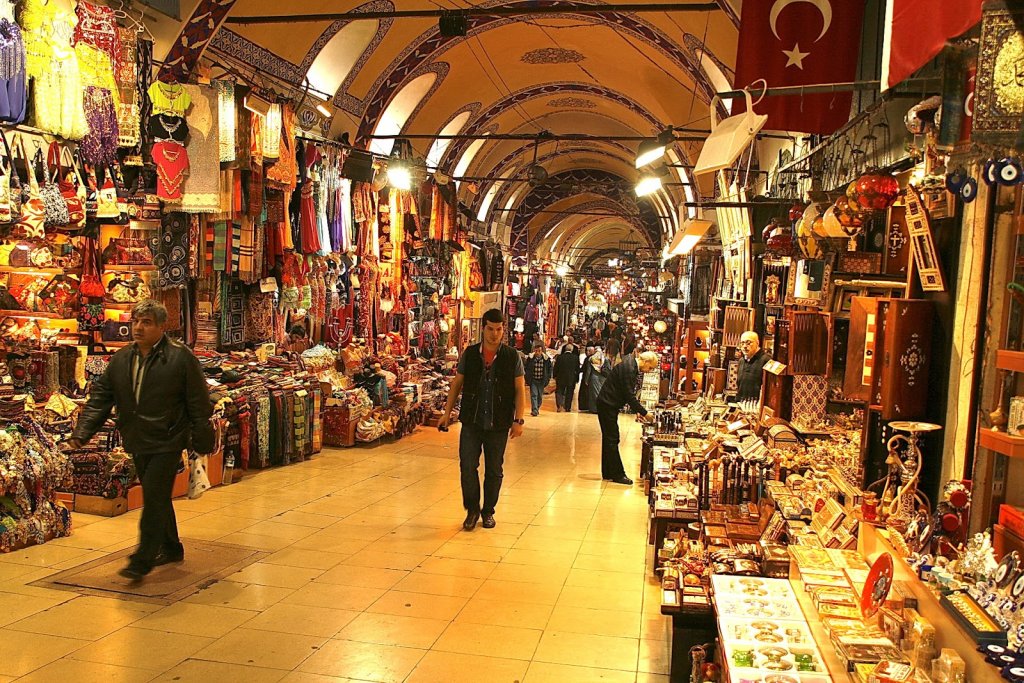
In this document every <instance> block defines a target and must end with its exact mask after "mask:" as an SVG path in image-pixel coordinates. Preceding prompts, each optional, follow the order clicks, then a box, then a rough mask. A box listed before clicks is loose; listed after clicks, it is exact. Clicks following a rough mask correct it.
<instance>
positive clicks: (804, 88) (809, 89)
mask: <svg viewBox="0 0 1024 683" xmlns="http://www.w3.org/2000/svg"><path fill="white" fill-rule="evenodd" d="M881 84H882V82H881V81H844V82H842V83H814V84H812V85H780V86H777V87H774V88H768V89H767V90H766V89H765V88H763V87H758V88H754V87H751V88H750V95H751V97H759V96H761V95H762V94H763V95H765V96H767V97H773V96H777V95H814V94H817V93H826V92H850V91H853V90H874V89H875V88H879V87H881ZM900 85H903V86H922V87H929V86H933V87H934V86H938V85H941V81H940V79H938V78H908V79H907V80H905V81H903V82H901V83H900ZM715 94H716V95H718V96H719V97H721V98H722V99H723V100H725V99H736V98H740V97H745V96H746V95H745V93H744V91H743V90H726V91H724V92H719V93H715Z"/></svg>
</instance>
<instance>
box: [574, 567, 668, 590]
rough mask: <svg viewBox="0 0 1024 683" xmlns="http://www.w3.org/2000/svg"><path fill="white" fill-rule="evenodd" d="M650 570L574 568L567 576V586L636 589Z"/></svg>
mask: <svg viewBox="0 0 1024 683" xmlns="http://www.w3.org/2000/svg"><path fill="white" fill-rule="evenodd" d="M648 576H649V574H648V572H645V571H643V570H642V569H641V570H637V571H632V572H609V571H600V570H596V569H572V570H570V571H569V573H568V575H567V576H566V577H565V585H566V586H582V587H587V588H606V589H622V588H625V589H628V590H635V589H637V588H639V587H641V586H643V585H644V584H645V583H646V580H647V577H648Z"/></svg>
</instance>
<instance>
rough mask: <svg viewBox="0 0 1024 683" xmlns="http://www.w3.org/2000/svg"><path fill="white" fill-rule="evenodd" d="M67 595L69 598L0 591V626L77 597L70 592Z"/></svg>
mask: <svg viewBox="0 0 1024 683" xmlns="http://www.w3.org/2000/svg"><path fill="white" fill-rule="evenodd" d="M65 595H66V596H67V598H66V599H64V600H61V599H60V598H59V597H53V598H43V597H37V596H34V595H21V594H18V593H0V627H2V626H7V625H8V624H13V623H14V622H16V621H21V620H22V619H25V618H26V617H30V616H32V615H33V614H38V613H39V612H43V611H45V610H48V609H50V608H51V607H56V606H57V605H60V604H61V603H64V602H67V601H68V600H71V599H73V598H74V597H76V595H75V594H74V593H70V592H68V593H65Z"/></svg>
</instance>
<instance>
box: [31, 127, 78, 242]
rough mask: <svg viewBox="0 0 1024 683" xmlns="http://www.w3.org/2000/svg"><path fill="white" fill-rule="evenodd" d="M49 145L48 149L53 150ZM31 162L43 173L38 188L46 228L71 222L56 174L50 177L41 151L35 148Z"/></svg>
mask: <svg viewBox="0 0 1024 683" xmlns="http://www.w3.org/2000/svg"><path fill="white" fill-rule="evenodd" d="M56 144H57V143H56V142H54V143H52V144H51V146H50V149H51V150H53V145H56ZM33 161H34V162H35V164H36V165H38V166H39V167H40V168H41V169H42V171H43V184H42V185H40V187H39V196H40V197H42V199H43V206H44V207H45V209H46V227H47V228H56V227H57V226H65V225H67V224H68V223H69V222H70V221H71V217H70V216H69V215H68V205H67V203H66V202H65V201H64V195H62V194H61V192H60V186H59V185H58V184H57V174H56V173H54V175H52V176H51V175H50V171H49V169H48V167H47V165H46V164H45V163H44V161H43V150H42V148H41V147H40V148H37V149H36V153H35V156H34V157H33Z"/></svg>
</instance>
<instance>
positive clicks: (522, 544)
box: [509, 536, 582, 561]
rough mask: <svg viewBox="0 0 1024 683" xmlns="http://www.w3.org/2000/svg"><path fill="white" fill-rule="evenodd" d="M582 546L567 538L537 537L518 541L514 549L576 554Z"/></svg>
mask: <svg viewBox="0 0 1024 683" xmlns="http://www.w3.org/2000/svg"><path fill="white" fill-rule="evenodd" d="M581 545H582V542H581V541H573V540H571V539H566V538H537V537H536V536H531V537H528V538H524V537H520V538H518V539H516V542H515V545H514V546H513V547H514V548H516V549H519V550H534V551H539V552H543V553H548V552H550V553H576V552H578V551H579V549H580V546H581ZM509 561H511V560H509Z"/></svg>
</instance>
